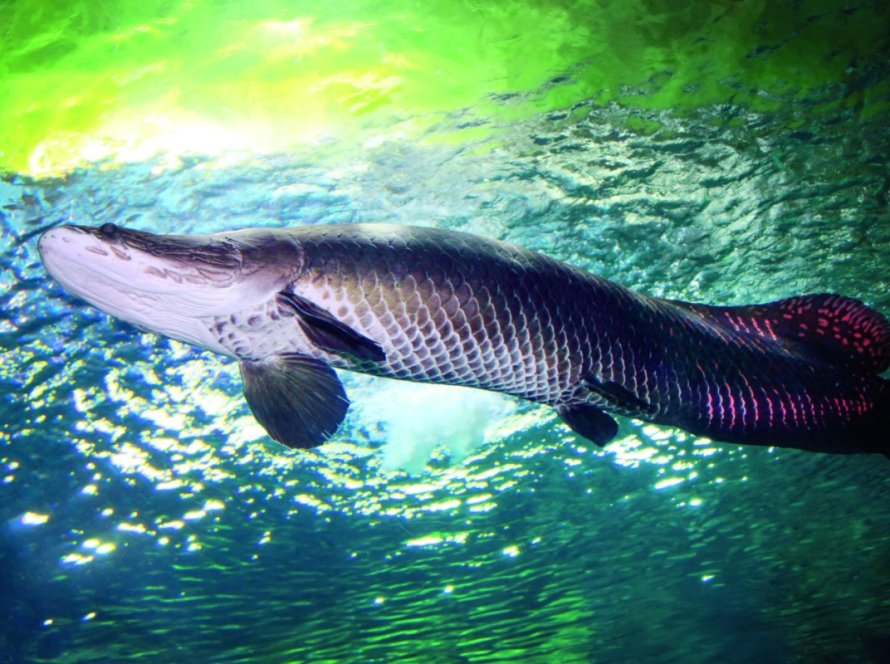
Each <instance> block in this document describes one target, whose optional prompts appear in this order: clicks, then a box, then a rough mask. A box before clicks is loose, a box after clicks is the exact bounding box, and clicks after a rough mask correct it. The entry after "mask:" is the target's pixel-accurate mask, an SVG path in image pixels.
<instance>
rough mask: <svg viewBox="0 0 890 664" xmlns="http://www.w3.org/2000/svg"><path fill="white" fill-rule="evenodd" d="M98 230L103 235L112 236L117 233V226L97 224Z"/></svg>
mask: <svg viewBox="0 0 890 664" xmlns="http://www.w3.org/2000/svg"><path fill="white" fill-rule="evenodd" d="M99 232H100V233H101V234H102V235H104V236H105V237H114V236H115V235H117V226H115V225H114V224H102V225H101V226H99Z"/></svg>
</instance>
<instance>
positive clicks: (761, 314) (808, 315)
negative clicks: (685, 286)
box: [674, 293, 890, 374]
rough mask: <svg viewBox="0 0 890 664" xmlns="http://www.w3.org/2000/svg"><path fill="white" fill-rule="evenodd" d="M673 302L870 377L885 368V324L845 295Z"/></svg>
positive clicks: (888, 346) (888, 350) (889, 361)
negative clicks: (741, 302) (723, 303)
mask: <svg viewBox="0 0 890 664" xmlns="http://www.w3.org/2000/svg"><path fill="white" fill-rule="evenodd" d="M674 304H678V305H681V306H683V307H684V308H686V309H689V310H691V311H694V312H695V313H697V314H700V315H702V316H707V317H708V318H710V319H711V320H713V321H716V322H718V323H720V324H721V325H723V326H724V327H727V328H729V329H731V330H733V331H735V332H739V333H747V334H750V335H756V336H760V337H763V338H765V339H773V340H779V341H787V342H790V344H789V346H790V348H792V349H794V350H795V351H798V352H802V353H804V354H806V355H809V356H811V357H813V358H814V359H817V360H820V361H822V362H826V363H830V364H835V365H839V366H843V367H848V368H850V369H856V370H859V371H867V372H870V373H876V374H879V373H881V372H883V371H884V370H886V369H887V367H888V366H890V323H888V322H887V319H886V318H884V316H882V315H881V314H880V313H879V312H877V311H875V310H874V309H871V308H869V307H867V306H866V305H864V304H863V303H862V302H860V301H859V300H855V299H853V298H850V297H843V296H841V295H832V294H830V293H819V294H815V295H800V296H798V297H790V298H788V299H785V300H778V301H776V302H768V303H766V304H751V305H745V306H737V307H713V306H709V305H704V304H691V303H688V302H679V301H674Z"/></svg>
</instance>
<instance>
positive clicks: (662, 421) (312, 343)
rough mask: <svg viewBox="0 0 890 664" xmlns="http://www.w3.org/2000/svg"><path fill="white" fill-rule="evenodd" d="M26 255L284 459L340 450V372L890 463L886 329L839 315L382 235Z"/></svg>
mask: <svg viewBox="0 0 890 664" xmlns="http://www.w3.org/2000/svg"><path fill="white" fill-rule="evenodd" d="M38 247H39V253H40V256H41V259H42V262H43V265H44V266H45V268H46V270H47V271H48V273H49V274H50V275H51V276H52V277H53V278H54V279H55V280H56V281H57V282H58V283H59V284H61V286H62V287H63V288H64V289H66V290H67V291H69V292H70V293H72V294H74V295H76V296H78V297H80V298H82V299H83V300H85V301H86V302H88V303H89V304H91V305H93V306H95V307H97V308H99V309H101V310H102V311H104V312H106V313H108V314H110V315H111V316H114V317H116V318H119V319H121V320H123V321H126V322H128V323H131V324H133V325H135V326H136V327H138V328H140V329H144V330H149V331H152V332H156V333H158V334H161V335H166V336H167V337H170V338H172V339H176V340H179V341H182V342H185V343H189V344H193V345H195V346H198V347H201V348H203V349H206V350H209V351H211V352H214V353H219V354H221V355H224V356H228V357H230V358H234V359H235V360H237V361H238V363H239V366H240V372H241V376H242V379H243V384H244V396H245V398H246V401H247V404H248V406H249V407H250V410H251V412H252V413H253V415H254V416H255V418H256V420H257V421H258V422H259V423H260V424H261V425H262V426H263V427H264V428H265V430H266V432H267V433H268V434H269V436H270V437H271V438H272V439H273V440H275V441H277V442H279V443H282V444H284V445H286V446H288V447H291V448H299V449H306V448H313V447H316V446H318V445H321V444H322V443H324V442H326V441H327V440H329V439H330V438H331V437H332V436H334V434H335V433H336V431H337V430H338V428H339V427H340V425H341V423H342V421H343V419H344V417H345V415H346V413H347V409H348V407H349V400H348V398H347V396H346V392H345V390H344V387H343V384H342V383H341V381H340V378H339V377H338V374H337V371H338V370H347V371H355V372H361V373H366V374H372V375H375V376H382V377H387V378H395V379H401V380H407V381H417V382H423V383H443V384H449V385H463V386H470V387H475V388H481V389H484V390H492V391H495V392H501V393H504V394H507V395H512V396H514V397H518V398H520V399H525V400H527V401H530V402H535V403H538V404H544V405H546V406H550V407H552V408H554V409H555V410H556V412H557V413H558V415H559V417H560V418H561V419H562V421H563V422H564V423H565V424H566V425H568V427H569V429H570V430H571V431H572V432H574V434H576V435H578V436H580V437H582V438H584V439H587V440H590V441H592V442H593V443H595V444H596V445H598V446H604V445H606V444H608V443H609V442H610V441H612V440H613V439H614V438H615V437H616V435H617V433H618V422H617V421H616V419H615V416H619V417H625V418H635V419H638V420H643V421H646V422H652V423H655V424H659V425H664V426H668V427H675V428H679V429H682V430H684V431H686V432H688V433H690V434H693V435H695V436H705V437H708V438H710V439H712V440H715V441H721V442H727V443H736V444H746V445H765V446H774V447H785V448H793V449H800V450H809V451H812V452H825V453H837V454H846V453H882V454H884V455H885V456H887V455H888V454H890V435H888V424H890V381H888V380H886V379H884V378H883V377H882V376H881V374H882V373H883V372H885V371H886V370H887V367H888V365H890V324H888V321H887V319H886V318H885V317H884V316H882V315H881V314H880V313H879V312H878V311H876V310H874V309H872V308H869V307H868V306H866V305H865V304H863V303H862V302H861V301H859V300H856V299H853V298H849V297H843V296H840V295H835V294H830V293H817V294H808V295H795V296H792V297H788V298H785V299H782V300H778V301H773V302H767V303H763V304H751V305H732V306H717V305H710V304H699V303H692V302H685V301H681V300H673V299H663V298H658V297H653V296H649V295H646V294H642V293H639V292H636V291H633V290H630V289H628V288H625V287H623V286H621V285H619V284H617V283H615V282H612V281H609V280H607V279H605V278H602V277H599V276H596V275H594V274H591V273H588V272H585V271H584V270H581V269H579V268H577V267H573V266H571V265H569V264H566V263H564V262H561V261H559V260H556V259H555V258H551V257H549V256H546V255H544V254H541V253H537V252H534V251H531V250H529V249H525V248H522V247H519V246H516V245H513V244H509V243H506V242H502V241H499V240H494V239H487V238H483V237H479V236H476V235H471V234H468V233H463V232H458V231H453V230H445V229H439V228H430V227H415V226H400V225H392V224H344V225H315V226H305V227H297V228H249V229H243V230H236V231H230V232H223V233H217V234H211V235H157V234H152V233H149V232H146V231H141V230H135V229H129V228H124V227H120V226H117V225H115V224H111V223H106V224H103V225H101V226H96V227H90V226H79V225H65V226H58V227H54V228H52V229H50V230H47V231H46V232H45V233H44V234H43V235H42V236H41V237H40V239H39V245H38Z"/></svg>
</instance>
